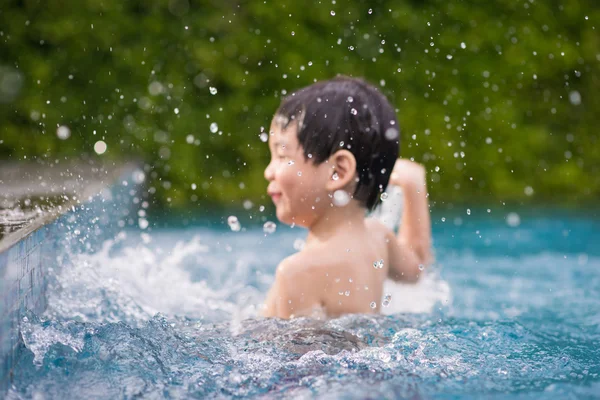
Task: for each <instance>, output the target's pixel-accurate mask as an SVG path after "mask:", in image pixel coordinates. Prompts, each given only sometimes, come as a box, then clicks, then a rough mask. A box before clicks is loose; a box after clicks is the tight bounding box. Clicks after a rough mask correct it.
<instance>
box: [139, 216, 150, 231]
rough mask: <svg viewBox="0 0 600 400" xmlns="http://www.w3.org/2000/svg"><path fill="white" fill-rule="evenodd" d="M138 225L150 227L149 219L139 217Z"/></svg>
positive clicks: (144, 227) (142, 227)
mask: <svg viewBox="0 0 600 400" xmlns="http://www.w3.org/2000/svg"><path fill="white" fill-rule="evenodd" d="M138 225H139V226H140V229H146V228H147V227H148V225H149V224H148V220H147V219H145V218H140V219H138Z"/></svg>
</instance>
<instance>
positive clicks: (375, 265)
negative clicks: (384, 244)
mask: <svg viewBox="0 0 600 400" xmlns="http://www.w3.org/2000/svg"><path fill="white" fill-rule="evenodd" d="M383 265H384V264H383V258H382V259H381V260H379V261H375V262H374V263H373V268H375V269H382V268H383Z"/></svg>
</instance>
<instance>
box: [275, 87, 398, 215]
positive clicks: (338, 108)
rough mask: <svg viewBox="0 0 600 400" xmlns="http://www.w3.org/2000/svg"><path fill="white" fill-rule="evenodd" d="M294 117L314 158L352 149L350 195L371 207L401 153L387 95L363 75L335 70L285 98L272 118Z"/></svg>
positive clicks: (289, 120)
mask: <svg viewBox="0 0 600 400" xmlns="http://www.w3.org/2000/svg"><path fill="white" fill-rule="evenodd" d="M278 120H279V121H278ZM294 121H296V122H297V123H298V132H297V135H298V142H299V143H300V145H302V147H303V148H304V157H305V158H306V159H309V158H310V159H312V161H313V163H315V164H317V165H318V164H321V163H322V162H324V161H325V160H327V159H328V158H329V156H331V155H332V154H334V153H335V152H336V151H338V150H341V149H347V150H348V151H350V152H351V153H352V154H353V155H354V158H355V159H356V172H357V173H358V182H357V185H356V189H355V191H354V194H353V197H354V198H355V199H357V200H359V201H361V202H362V203H363V205H364V206H365V207H366V208H367V209H368V210H373V209H374V208H375V207H376V206H377V204H379V201H380V194H381V193H382V192H383V191H385V189H386V187H387V185H388V182H389V179H390V175H391V173H392V169H393V167H394V163H395V162H396V159H397V158H398V153H399V145H400V126H399V124H398V120H397V119H396V113H395V112H394V108H393V107H392V106H391V104H390V103H389V102H388V100H387V98H386V97H385V96H384V95H383V94H382V93H381V92H380V91H379V90H378V89H377V88H375V87H374V86H372V85H370V84H368V83H367V82H365V81H364V80H362V79H357V78H350V77H346V76H338V77H336V78H333V79H330V80H327V81H320V82H317V83H314V84H312V85H310V86H307V87H305V88H302V89H300V90H298V91H296V92H294V93H292V94H291V95H289V96H287V97H285V98H284V99H283V101H282V102H281V105H280V106H279V109H278V110H277V112H276V113H275V122H276V123H277V122H279V124H280V125H282V128H285V127H287V126H288V125H289V124H291V123H292V122H294Z"/></svg>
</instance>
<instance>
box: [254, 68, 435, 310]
mask: <svg viewBox="0 0 600 400" xmlns="http://www.w3.org/2000/svg"><path fill="white" fill-rule="evenodd" d="M399 129H400V128H399V126H398V122H397V120H396V115H395V113H394V109H393V108H392V106H391V105H390V104H389V102H388V101H387V99H386V98H385V96H383V95H382V94H381V93H380V92H379V91H378V90H377V89H376V88H374V87H373V86H371V85H369V84H367V83H366V82H364V81H362V80H359V79H354V78H348V77H337V78H334V79H332V80H329V81H323V82H317V83H315V84H313V85H311V86H308V87H306V88H304V89H301V90H299V91H297V92H296V93H294V94H292V95H290V96H288V97H287V98H285V99H284V100H283V101H282V103H281V105H280V107H279V109H278V110H277V112H276V114H275V117H274V118H273V122H272V124H271V129H270V131H271V132H270V135H269V149H270V151H271V161H270V163H269V165H268V166H267V168H266V169H265V173H264V174H265V178H266V179H267V180H268V181H269V185H268V188H267V192H268V194H269V195H270V196H271V198H272V199H273V202H274V204H275V207H276V213H277V218H278V219H279V221H281V222H283V223H286V224H295V225H299V226H303V227H306V228H308V236H307V239H306V244H305V246H304V248H303V249H302V251H300V252H298V253H296V254H293V255H292V256H290V257H288V258H286V259H284V260H283V261H282V262H281V263H280V264H279V266H278V267H277V271H276V274H275V283H274V285H273V287H272V288H271V290H270V291H269V294H268V295H267V300H266V303H265V309H264V315H265V316H267V317H280V318H292V317H297V316H311V315H312V316H315V315H316V314H315V312H318V313H320V314H323V312H324V313H325V314H326V316H328V317H335V316H339V315H341V314H345V313H375V312H378V311H379V308H380V302H381V298H382V291H383V283H384V281H385V279H386V278H387V277H389V278H391V279H393V280H403V281H409V282H415V281H416V280H418V279H419V276H420V274H421V273H422V270H423V268H424V264H426V263H427V262H428V261H429V259H430V245H431V228H430V218H429V209H428V204H427V190H426V186H425V170H424V168H423V167H422V166H420V165H419V164H416V163H413V162H410V161H408V160H403V159H397V158H398V147H399V139H400V137H399ZM392 170H393V172H392ZM388 181H389V183H390V184H392V185H397V186H400V187H401V188H402V189H403V193H404V210H403V215H402V226H401V228H400V232H399V233H398V236H397V237H396V236H395V235H394V233H393V232H392V231H390V230H389V229H388V228H386V227H385V226H384V225H383V224H382V223H380V222H378V221H376V220H374V219H368V218H365V215H366V212H367V210H373V209H374V208H375V206H376V205H377V204H378V203H379V201H380V198H383V199H385V196H386V195H385V194H383V193H384V191H385V189H386V187H387V185H388Z"/></svg>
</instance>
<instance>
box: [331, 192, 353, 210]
mask: <svg viewBox="0 0 600 400" xmlns="http://www.w3.org/2000/svg"><path fill="white" fill-rule="evenodd" d="M348 203H350V195H349V194H348V192H346V191H345V190H341V189H340V190H336V191H335V192H333V204H334V205H336V206H338V207H344V206H345V205H348Z"/></svg>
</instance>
